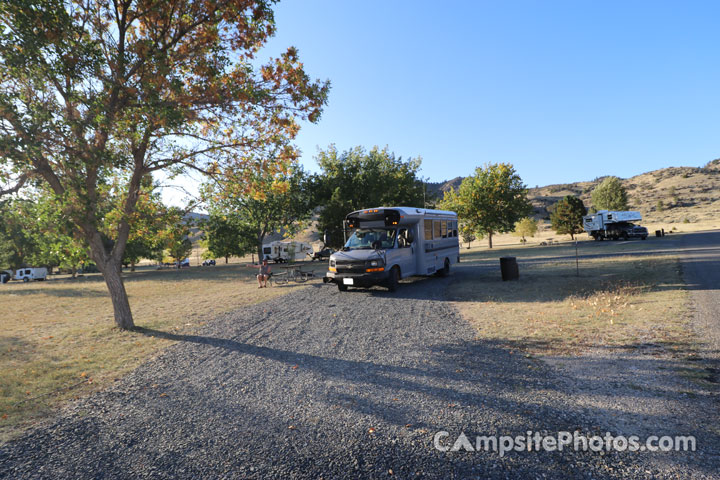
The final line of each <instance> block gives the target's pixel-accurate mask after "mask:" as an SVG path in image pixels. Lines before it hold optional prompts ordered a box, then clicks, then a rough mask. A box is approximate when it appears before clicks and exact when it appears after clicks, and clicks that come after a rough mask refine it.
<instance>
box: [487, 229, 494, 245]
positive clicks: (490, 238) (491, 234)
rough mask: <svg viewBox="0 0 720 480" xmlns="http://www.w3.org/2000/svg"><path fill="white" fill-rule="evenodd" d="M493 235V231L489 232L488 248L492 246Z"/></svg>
mask: <svg viewBox="0 0 720 480" xmlns="http://www.w3.org/2000/svg"><path fill="white" fill-rule="evenodd" d="M492 236H493V232H488V248H492Z"/></svg>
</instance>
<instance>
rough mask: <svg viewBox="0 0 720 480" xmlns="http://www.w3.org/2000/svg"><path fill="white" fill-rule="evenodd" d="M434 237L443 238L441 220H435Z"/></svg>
mask: <svg viewBox="0 0 720 480" xmlns="http://www.w3.org/2000/svg"><path fill="white" fill-rule="evenodd" d="M433 237H434V238H442V225H441V224H440V220H435V221H433Z"/></svg>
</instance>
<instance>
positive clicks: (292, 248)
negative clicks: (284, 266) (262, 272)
mask: <svg viewBox="0 0 720 480" xmlns="http://www.w3.org/2000/svg"><path fill="white" fill-rule="evenodd" d="M312 251H313V249H312V245H310V244H309V243H305V242H296V241H293V240H283V241H277V242H270V243H266V244H264V245H263V259H267V260H268V261H270V262H275V263H283V262H294V261H296V260H300V259H303V258H305V257H306V256H307V254H308V252H310V253H312Z"/></svg>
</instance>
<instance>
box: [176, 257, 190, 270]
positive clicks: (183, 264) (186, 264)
mask: <svg viewBox="0 0 720 480" xmlns="http://www.w3.org/2000/svg"><path fill="white" fill-rule="evenodd" d="M177 267H178V268H190V259H189V258H186V259H185V260H181V261H180V262H178V264H177Z"/></svg>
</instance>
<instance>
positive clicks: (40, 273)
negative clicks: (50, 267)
mask: <svg viewBox="0 0 720 480" xmlns="http://www.w3.org/2000/svg"><path fill="white" fill-rule="evenodd" d="M47 274H48V271H47V268H44V267H41V268H21V269H19V270H16V271H15V277H14V278H15V280H22V281H23V282H29V281H30V280H45V278H46V277H47Z"/></svg>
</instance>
